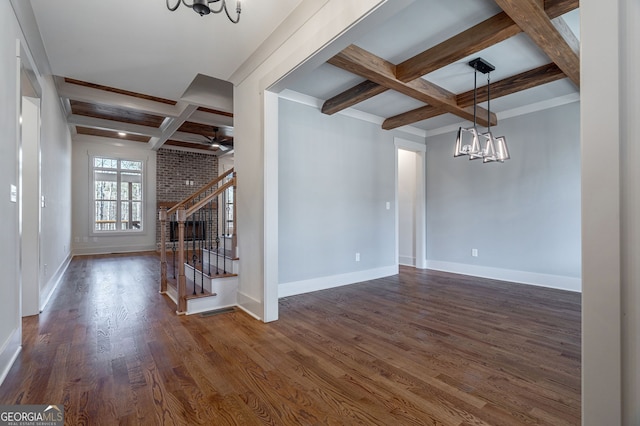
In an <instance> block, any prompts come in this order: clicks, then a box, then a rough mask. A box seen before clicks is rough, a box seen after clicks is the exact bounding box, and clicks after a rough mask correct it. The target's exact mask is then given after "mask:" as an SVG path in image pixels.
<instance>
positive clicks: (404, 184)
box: [398, 149, 418, 266]
mask: <svg viewBox="0 0 640 426" xmlns="http://www.w3.org/2000/svg"><path fill="white" fill-rule="evenodd" d="M417 157H418V156H417V155H416V153H415V152H413V151H407V150H404V149H399V150H398V240H399V243H398V255H399V262H400V264H401V265H409V266H415V265H416V161H417V160H418V158H417Z"/></svg>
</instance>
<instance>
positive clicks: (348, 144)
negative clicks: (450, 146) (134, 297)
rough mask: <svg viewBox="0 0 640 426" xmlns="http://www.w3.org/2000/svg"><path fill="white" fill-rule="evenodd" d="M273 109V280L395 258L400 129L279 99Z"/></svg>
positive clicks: (385, 262)
mask: <svg viewBox="0 0 640 426" xmlns="http://www.w3.org/2000/svg"><path fill="white" fill-rule="evenodd" d="M279 112H280V119H279V153H280V154H279V176H278V178H279V207H278V211H279V281H280V283H288V282H294V281H301V280H309V279H312V278H318V277H324V276H331V275H339V274H347V273H352V272H357V271H363V270H371V269H375V268H380V267H384V266H394V265H396V263H397V259H396V258H395V255H396V253H395V210H394V208H393V205H394V199H395V146H394V139H393V138H394V136H397V135H400V133H399V132H389V131H384V130H381V128H380V125H378V124H373V123H369V122H365V121H361V120H357V119H354V118H350V117H346V116H342V115H338V114H336V115H334V116H327V115H324V114H322V113H320V111H318V110H317V109H316V108H313V107H310V106H306V105H302V104H298V103H295V102H292V101H288V100H283V99H281V100H280V104H279ZM402 137H404V138H406V139H411V138H413V139H414V140H416V141H418V142H419V141H420V138H416V137H411V136H409V135H405V134H402ZM386 202H390V203H391V206H392V208H391V209H389V210H387V209H386ZM356 252H359V253H360V259H361V260H360V262H356V261H355V253H356Z"/></svg>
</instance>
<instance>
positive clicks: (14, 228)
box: [0, 2, 21, 381]
mask: <svg viewBox="0 0 640 426" xmlns="http://www.w3.org/2000/svg"><path fill="white" fill-rule="evenodd" d="M19 37H20V29H19V27H18V23H17V21H16V19H15V15H14V14H13V9H12V8H11V5H10V4H9V2H0V129H2V143H0V217H1V218H2V221H3V226H4V227H5V229H7V231H8V232H7V233H6V234H5V235H4V236H3V238H2V239H1V242H0V270H2V285H0V381H2V379H4V377H5V375H6V373H7V371H8V369H9V367H10V366H11V363H12V361H13V358H14V357H15V355H16V354H17V351H18V350H19V345H20V340H21V337H20V331H21V322H20V321H21V319H20V275H19V270H20V269H19V258H18V256H19V253H20V249H19V236H18V229H19V222H18V204H17V203H12V202H11V201H10V198H9V189H10V185H12V184H13V185H18V169H17V159H18V153H17V141H18V114H19V112H18V105H19V104H18V102H19V96H20V89H19V78H20V77H19V74H18V68H17V59H16V56H17V55H16V39H17V38H19Z"/></svg>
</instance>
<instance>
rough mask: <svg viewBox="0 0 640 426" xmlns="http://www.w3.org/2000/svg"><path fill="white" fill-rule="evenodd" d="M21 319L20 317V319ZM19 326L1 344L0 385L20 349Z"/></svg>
mask: <svg viewBox="0 0 640 426" xmlns="http://www.w3.org/2000/svg"><path fill="white" fill-rule="evenodd" d="M20 321H22V319H20ZM20 330H21V328H17V329H15V330H13V332H12V333H11V335H10V336H9V338H8V339H7V341H6V342H5V343H4V345H2V349H0V385H2V382H4V379H5V378H6V377H7V374H9V370H11V367H12V366H13V363H14V362H15V361H16V358H18V354H19V353H20V350H21V349H22V346H21V342H20V335H21V332H20Z"/></svg>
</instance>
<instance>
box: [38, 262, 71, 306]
mask: <svg viewBox="0 0 640 426" xmlns="http://www.w3.org/2000/svg"><path fill="white" fill-rule="evenodd" d="M72 258H73V256H71V253H69V255H68V256H67V258H66V259H65V260H64V261H63V262H62V264H61V265H60V267H58V270H57V271H56V273H55V274H53V276H52V277H51V278H50V279H49V281H48V282H47V283H46V284H45V285H44V287H42V290H40V312H42V311H43V310H44V308H45V306H47V303H49V300H50V299H51V296H53V293H54V292H55V291H56V289H57V288H58V285H59V284H60V281H61V280H62V276H63V275H64V273H65V272H66V271H67V268H68V267H69V264H70V263H71V259H72Z"/></svg>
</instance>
